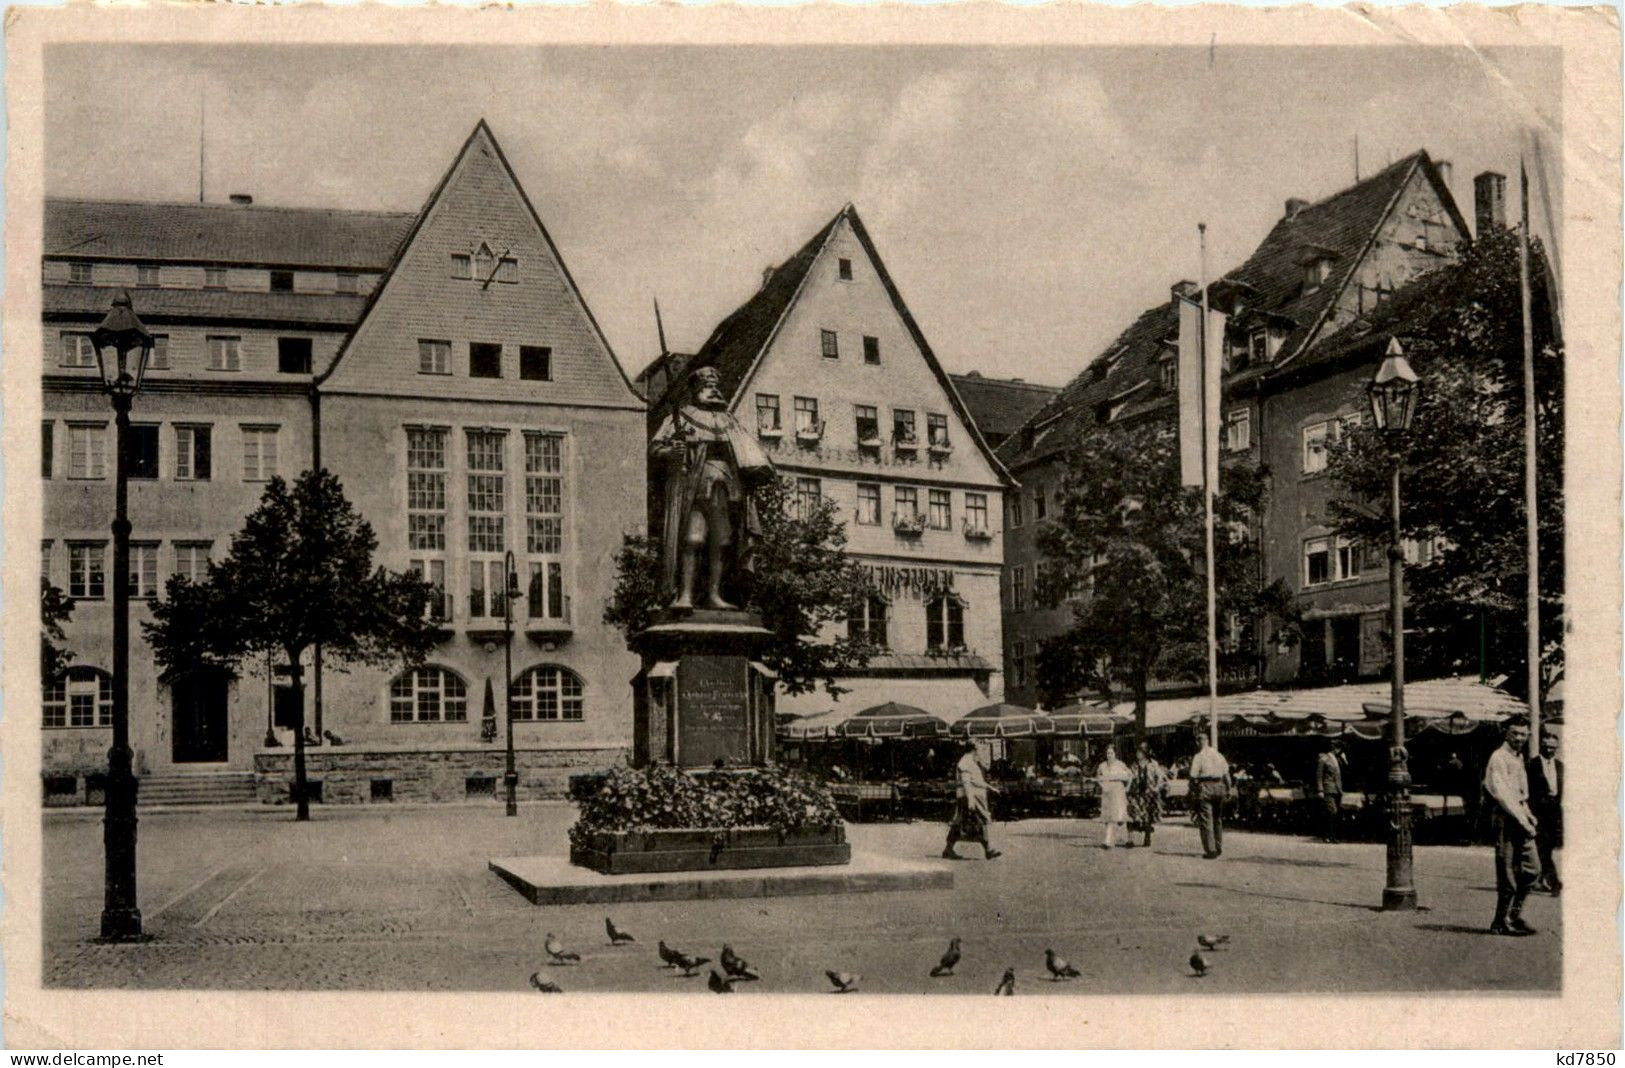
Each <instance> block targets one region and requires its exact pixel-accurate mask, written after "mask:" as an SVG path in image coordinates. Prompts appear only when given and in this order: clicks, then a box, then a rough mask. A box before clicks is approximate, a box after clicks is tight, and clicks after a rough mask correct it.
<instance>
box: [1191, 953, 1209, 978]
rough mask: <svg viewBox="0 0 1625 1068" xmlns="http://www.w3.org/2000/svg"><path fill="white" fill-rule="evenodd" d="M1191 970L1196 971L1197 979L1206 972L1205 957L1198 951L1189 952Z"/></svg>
mask: <svg viewBox="0 0 1625 1068" xmlns="http://www.w3.org/2000/svg"><path fill="white" fill-rule="evenodd" d="M1191 971H1193V972H1195V973H1196V977H1197V978H1198V979H1200V978H1201V977H1202V976H1204V975H1206V974H1207V958H1206V957H1204V956H1202V954H1201V953H1200V952H1197V953H1192V954H1191Z"/></svg>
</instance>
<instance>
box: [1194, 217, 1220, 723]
mask: <svg viewBox="0 0 1625 1068" xmlns="http://www.w3.org/2000/svg"><path fill="white" fill-rule="evenodd" d="M1196 232H1197V235H1198V243H1199V245H1200V249H1201V251H1200V255H1201V265H1200V270H1201V287H1202V331H1201V334H1200V335H1199V336H1200V337H1201V339H1202V348H1201V357H1202V418H1201V422H1200V423H1199V424H1198V425H1199V426H1200V427H1201V428H1202V510H1203V526H1204V528H1205V530H1204V534H1205V536H1206V541H1207V571H1206V577H1207V721H1208V731H1209V735H1208V737H1209V739H1210V741H1211V742H1212V744H1213V748H1215V749H1217V748H1218V747H1219V607H1218V596H1217V593H1216V590H1215V580H1214V575H1213V490H1214V486H1213V477H1212V471H1213V465H1212V459H1213V458H1212V456H1211V455H1210V453H1211V450H1212V449H1213V429H1214V428H1213V427H1211V426H1209V425H1208V417H1209V415H1210V414H1211V413H1210V412H1209V411H1208V402H1207V398H1208V389H1209V387H1210V385H1211V383H1210V381H1209V378H1208V376H1210V375H1212V374H1213V373H1214V372H1213V367H1212V365H1211V364H1210V362H1209V360H1208V336H1207V333H1208V328H1209V326H1210V324H1209V322H1208V317H1209V308H1208V293H1207V223H1205V222H1203V223H1197V224H1196Z"/></svg>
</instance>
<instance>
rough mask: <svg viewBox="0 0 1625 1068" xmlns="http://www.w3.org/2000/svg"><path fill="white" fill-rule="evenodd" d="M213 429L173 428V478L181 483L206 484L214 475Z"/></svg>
mask: <svg viewBox="0 0 1625 1068" xmlns="http://www.w3.org/2000/svg"><path fill="white" fill-rule="evenodd" d="M213 433H214V431H213V428H212V427H207V426H178V427H176V428H175V477H176V478H177V479H178V480H180V481H182V482H207V481H209V479H210V478H211V477H213V474H214V443H213V440H212V438H213Z"/></svg>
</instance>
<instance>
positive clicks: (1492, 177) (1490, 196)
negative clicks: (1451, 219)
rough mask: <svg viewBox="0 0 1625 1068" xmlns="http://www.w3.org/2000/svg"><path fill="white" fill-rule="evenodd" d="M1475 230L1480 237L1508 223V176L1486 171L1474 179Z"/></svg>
mask: <svg viewBox="0 0 1625 1068" xmlns="http://www.w3.org/2000/svg"><path fill="white" fill-rule="evenodd" d="M1473 204H1474V207H1475V208H1476V209H1477V210H1476V212H1475V213H1474V214H1475V216H1476V218H1475V219H1474V223H1475V230H1476V232H1477V233H1478V235H1479V236H1480V237H1482V236H1483V235H1484V234H1486V233H1488V232H1489V231H1491V230H1494V229H1497V228H1498V227H1504V226H1505V225H1506V224H1507V176H1506V175H1504V174H1497V173H1496V172H1495V171H1485V172H1484V173H1483V174H1480V175H1479V176H1478V177H1477V178H1474V179H1473Z"/></svg>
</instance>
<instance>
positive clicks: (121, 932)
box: [90, 293, 152, 942]
mask: <svg viewBox="0 0 1625 1068" xmlns="http://www.w3.org/2000/svg"><path fill="white" fill-rule="evenodd" d="M90 343H91V345H93V346H94V347H95V349H96V367H97V369H98V370H99V371H100V372H101V378H102V388H103V389H104V390H105V391H106V392H107V394H108V396H110V397H111V398H112V399H113V416H114V423H115V426H116V427H117V432H116V435H115V438H114V449H115V453H116V458H115V460H114V472H115V475H114V487H115V489H114V497H113V502H114V503H113V746H112V748H111V749H109V750H108V751H107V802H106V803H107V811H106V816H105V817H104V818H103V823H102V846H103V849H104V850H105V853H106V876H105V888H104V896H103V900H102V938H103V939H105V940H106V941H109V942H131V941H136V940H138V939H140V938H142V937H143V936H142V933H141V909H140V908H139V907H137V905H136V899H135V833H136V828H135V822H136V821H135V792H136V781H135V772H134V769H133V767H132V764H133V754H132V753H131V751H130V520H129V516H128V514H127V512H128V503H129V459H128V456H127V455H126V454H127V452H128V448H129V437H130V406H131V404H132V403H133V402H134V400H135V395H136V393H137V392H139V391H140V389H141V381H142V379H143V378H144V377H145V376H146V373H147V360H148V359H149V358H150V357H151V356H152V335H151V334H150V333H148V332H147V328H146V327H145V326H143V325H142V323H141V320H140V319H139V318H138V317H137V316H136V314H135V309H134V308H132V307H131V306H130V294H129V293H120V294H119V296H118V299H116V300H114V301H113V307H112V309H111V310H109V311H108V313H107V317H106V318H105V319H103V320H102V322H101V325H100V326H98V327H97V328H96V329H95V330H94V331H93V332H92V333H91V335H90Z"/></svg>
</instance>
